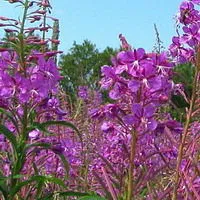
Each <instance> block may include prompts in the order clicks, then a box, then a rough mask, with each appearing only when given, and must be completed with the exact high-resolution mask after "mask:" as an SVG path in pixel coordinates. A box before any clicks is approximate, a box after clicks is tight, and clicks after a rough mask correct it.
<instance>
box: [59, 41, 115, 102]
mask: <svg viewBox="0 0 200 200" xmlns="http://www.w3.org/2000/svg"><path fill="white" fill-rule="evenodd" d="M116 52H117V51H116V50H114V49H113V48H110V47H107V48H106V49H105V50H103V51H102V52H100V51H99V50H98V49H97V47H96V45H95V44H92V43H91V42H90V41H88V40H84V41H83V43H82V44H77V43H76V42H74V44H73V46H72V48H71V49H70V51H69V53H67V54H65V55H62V56H61V59H60V62H59V66H60V68H61V74H62V76H63V77H64V78H63V80H62V82H61V84H62V87H63V89H64V90H65V91H66V92H67V94H69V95H70V97H71V98H72V99H73V98H74V96H73V95H75V94H76V93H77V88H78V86H80V85H86V86H89V88H91V89H97V88H98V87H99V85H98V82H99V80H100V68H101V66H103V65H110V64H111V57H112V55H115V54H116Z"/></svg>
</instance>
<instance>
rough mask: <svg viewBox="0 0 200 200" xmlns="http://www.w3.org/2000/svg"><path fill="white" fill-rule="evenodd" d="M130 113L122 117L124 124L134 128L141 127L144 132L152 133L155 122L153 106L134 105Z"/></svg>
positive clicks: (155, 125)
mask: <svg viewBox="0 0 200 200" xmlns="http://www.w3.org/2000/svg"><path fill="white" fill-rule="evenodd" d="M132 113H133V114H131V115H127V116H125V117H124V121H125V123H127V124H128V125H132V126H135V127H136V128H138V127H143V128H144V130H145V131H146V130H148V131H153V130H155V129H156V127H157V122H156V121H155V120H154V118H153V116H154V113H155V106H154V105H153V104H149V105H146V106H144V107H143V106H142V105H141V104H134V105H133V106H132Z"/></svg>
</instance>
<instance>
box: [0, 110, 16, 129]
mask: <svg viewBox="0 0 200 200" xmlns="http://www.w3.org/2000/svg"><path fill="white" fill-rule="evenodd" d="M0 113H2V114H4V115H6V116H7V117H8V119H9V120H10V121H11V122H12V123H13V124H14V126H15V128H17V129H18V124H17V122H16V120H15V119H14V118H13V116H12V114H11V113H9V112H8V111H6V110H5V109H3V108H0Z"/></svg>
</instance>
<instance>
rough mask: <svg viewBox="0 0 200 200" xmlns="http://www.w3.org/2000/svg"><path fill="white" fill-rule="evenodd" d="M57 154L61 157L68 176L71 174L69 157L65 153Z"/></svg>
mask: <svg viewBox="0 0 200 200" xmlns="http://www.w3.org/2000/svg"><path fill="white" fill-rule="evenodd" d="M57 155H58V156H59V157H60V159H61V161H62V163H63V166H64V168H65V171H66V174H67V177H68V176H69V170H70V166H69V163H68V161H67V159H66V158H65V156H64V155H63V154H57Z"/></svg>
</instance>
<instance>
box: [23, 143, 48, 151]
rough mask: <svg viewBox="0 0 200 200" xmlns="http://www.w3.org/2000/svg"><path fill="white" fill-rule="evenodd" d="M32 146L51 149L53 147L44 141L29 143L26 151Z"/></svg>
mask: <svg viewBox="0 0 200 200" xmlns="http://www.w3.org/2000/svg"><path fill="white" fill-rule="evenodd" d="M32 147H42V148H44V149H50V148H51V144H49V143H44V142H38V143H33V144H28V145H26V147H25V151H27V150H28V149H30V148H32Z"/></svg>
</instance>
